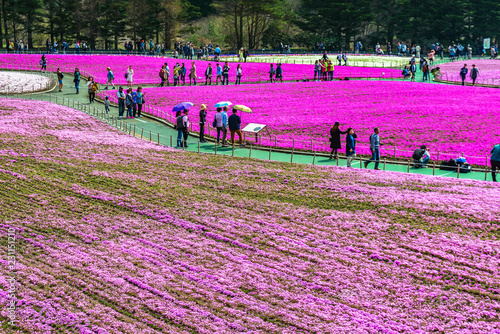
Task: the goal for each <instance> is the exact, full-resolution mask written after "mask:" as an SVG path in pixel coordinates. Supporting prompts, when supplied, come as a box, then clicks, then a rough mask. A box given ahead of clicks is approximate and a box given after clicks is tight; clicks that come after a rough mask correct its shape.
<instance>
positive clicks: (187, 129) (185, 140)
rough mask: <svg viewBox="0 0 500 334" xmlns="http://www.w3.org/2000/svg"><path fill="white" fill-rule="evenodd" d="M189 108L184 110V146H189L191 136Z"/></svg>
mask: <svg viewBox="0 0 500 334" xmlns="http://www.w3.org/2000/svg"><path fill="white" fill-rule="evenodd" d="M188 113H189V109H185V110H184V116H182V136H183V139H184V140H183V142H182V143H183V146H182V147H183V148H186V147H188V144H187V139H188V136H189V117H188Z"/></svg>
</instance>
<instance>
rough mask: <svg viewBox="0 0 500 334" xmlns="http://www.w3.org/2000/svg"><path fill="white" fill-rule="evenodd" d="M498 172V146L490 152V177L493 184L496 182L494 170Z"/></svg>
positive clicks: (499, 150)
mask: <svg viewBox="0 0 500 334" xmlns="http://www.w3.org/2000/svg"><path fill="white" fill-rule="evenodd" d="M497 169H498V170H499V171H500V144H498V145H495V146H493V149H492V150H491V176H492V177H493V182H497V176H496V170H497Z"/></svg>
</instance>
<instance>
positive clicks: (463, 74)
mask: <svg viewBox="0 0 500 334" xmlns="http://www.w3.org/2000/svg"><path fill="white" fill-rule="evenodd" d="M468 71H469V70H468V69H467V64H464V67H462V69H461V70H460V77H461V78H462V86H465V77H466V76H467V72H468Z"/></svg>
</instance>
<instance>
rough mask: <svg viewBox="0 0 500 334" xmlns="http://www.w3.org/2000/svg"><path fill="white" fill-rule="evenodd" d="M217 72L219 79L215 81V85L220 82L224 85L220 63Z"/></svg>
mask: <svg viewBox="0 0 500 334" xmlns="http://www.w3.org/2000/svg"><path fill="white" fill-rule="evenodd" d="M216 70H217V78H216V79H215V84H216V85H218V84H219V81H220V82H221V83H222V67H221V66H220V64H219V63H217V66H216Z"/></svg>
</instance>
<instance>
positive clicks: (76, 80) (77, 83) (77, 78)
mask: <svg viewBox="0 0 500 334" xmlns="http://www.w3.org/2000/svg"><path fill="white" fill-rule="evenodd" d="M73 77H74V79H73V82H74V83H75V88H76V93H77V94H79V93H80V71H79V70H78V67H77V68H75V72H73Z"/></svg>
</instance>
